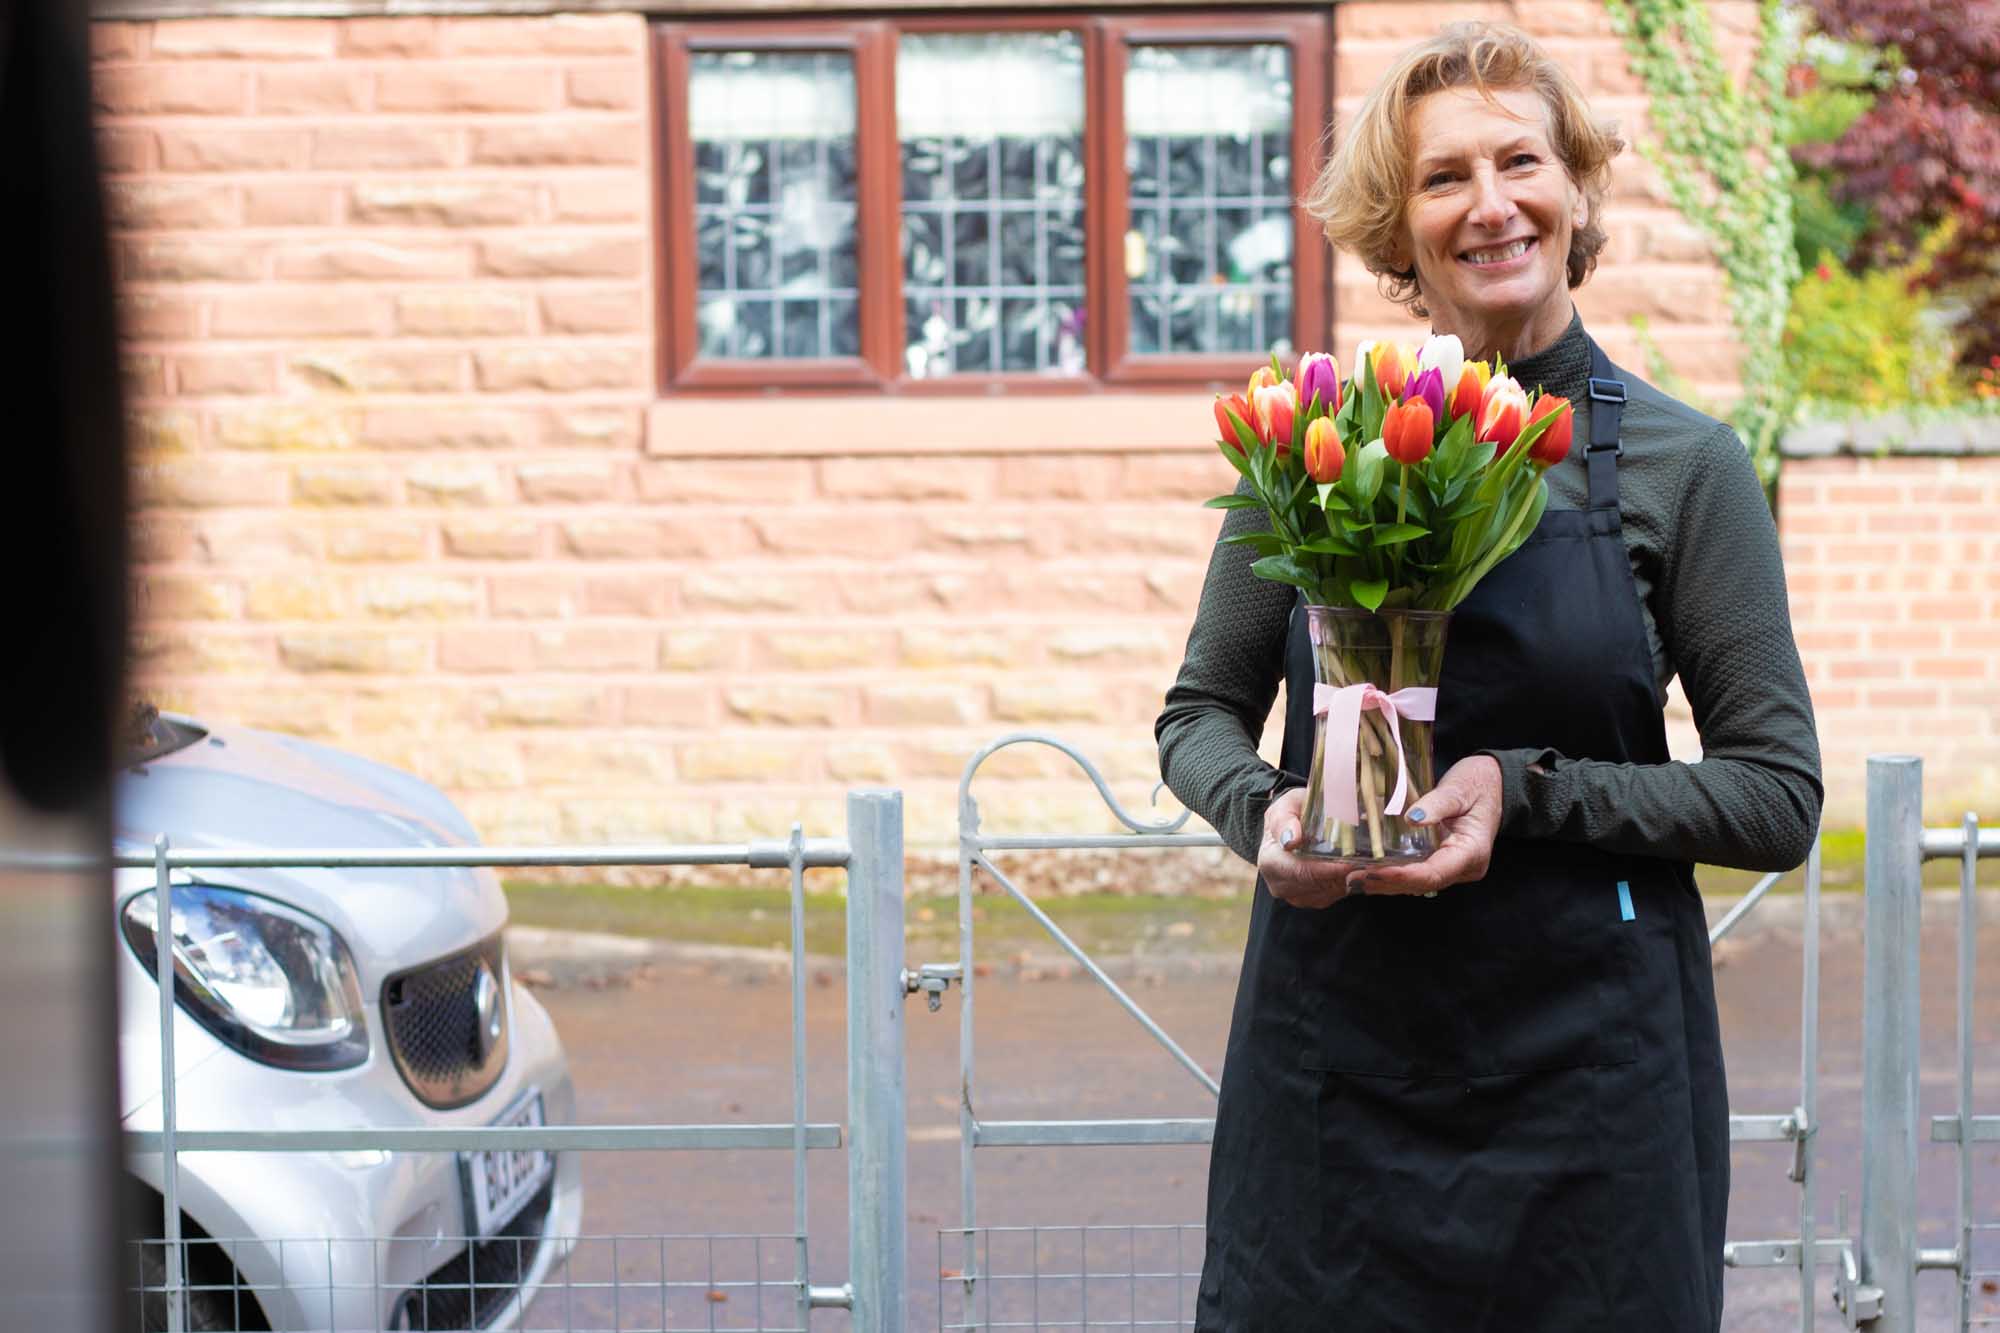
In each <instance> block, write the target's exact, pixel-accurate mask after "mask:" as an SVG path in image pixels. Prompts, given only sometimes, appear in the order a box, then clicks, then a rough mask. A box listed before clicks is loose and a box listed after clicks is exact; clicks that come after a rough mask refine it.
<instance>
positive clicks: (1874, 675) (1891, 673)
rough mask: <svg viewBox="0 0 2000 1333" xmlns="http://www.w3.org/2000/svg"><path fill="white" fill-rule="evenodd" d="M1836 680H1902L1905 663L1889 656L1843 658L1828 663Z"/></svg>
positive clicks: (1828, 671)
mask: <svg viewBox="0 0 2000 1333" xmlns="http://www.w3.org/2000/svg"><path fill="white" fill-rule="evenodd" d="M1827 674H1828V675H1830V676H1831V677H1832V678H1833V679H1835V680H1902V679H1903V678H1904V671H1903V663H1902V662H1901V661H1899V660H1897V659H1895V658H1888V657H1858V658H1843V659H1841V660H1839V661H1835V662H1829V663H1828V664H1827Z"/></svg>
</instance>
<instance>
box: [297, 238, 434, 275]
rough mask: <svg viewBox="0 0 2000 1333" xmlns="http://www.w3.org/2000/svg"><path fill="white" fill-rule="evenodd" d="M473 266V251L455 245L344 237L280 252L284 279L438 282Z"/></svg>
mask: <svg viewBox="0 0 2000 1333" xmlns="http://www.w3.org/2000/svg"><path fill="white" fill-rule="evenodd" d="M470 269H471V256H470V254H469V252H468V251H467V250H466V249H465V248H464V247H463V246H455V245H387V244H384V243H382V242H380V241H358V240H341V241H327V242H321V243H318V244H313V245H288V246H286V247H285V248H284V249H282V250H280V251H279V252H278V276H279V277H280V278H302V279H307V280H313V279H328V280H336V279H344V278H362V279H409V278H420V279H426V280H430V281H436V280H437V279H439V278H450V277H458V276H461V275H464V274H467V273H469V271H470Z"/></svg>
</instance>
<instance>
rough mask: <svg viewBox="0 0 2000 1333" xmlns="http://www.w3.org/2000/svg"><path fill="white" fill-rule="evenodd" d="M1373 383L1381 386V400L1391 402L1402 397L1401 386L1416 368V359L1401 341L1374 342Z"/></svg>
mask: <svg viewBox="0 0 2000 1333" xmlns="http://www.w3.org/2000/svg"><path fill="white" fill-rule="evenodd" d="M1374 355H1375V383H1376V384H1377V385H1379V386H1381V389H1382V400H1383V401H1384V402H1389V403H1393V402H1395V401H1396V400H1397V399H1398V398H1400V397H1402V394H1403V386H1404V385H1406V384H1408V383H1409V380H1410V376H1411V374H1412V373H1414V372H1415V370H1416V368H1417V359H1416V358H1415V357H1414V356H1411V355H1410V349H1409V348H1407V347H1405V346H1403V345H1402V344H1401V343H1376V344H1375V353H1374Z"/></svg>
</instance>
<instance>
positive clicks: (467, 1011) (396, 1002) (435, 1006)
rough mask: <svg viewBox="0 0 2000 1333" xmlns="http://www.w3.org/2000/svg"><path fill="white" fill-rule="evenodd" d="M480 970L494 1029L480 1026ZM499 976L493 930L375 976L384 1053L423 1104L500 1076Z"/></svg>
mask: <svg viewBox="0 0 2000 1333" xmlns="http://www.w3.org/2000/svg"><path fill="white" fill-rule="evenodd" d="M482 972H483V973H484V974H485V975H486V976H488V977H490V978H491V981H490V983H488V984H490V986H491V990H492V994H493V997H494V999H493V1003H494V1004H496V1005H497V1006H498V1012H497V1017H496V1018H494V1022H495V1023H497V1028H498V1030H497V1032H495V1031H492V1030H491V1029H487V1030H485V1031H482V1024H481V1020H480V1012H479V1005H480V994H481V991H482V981H481V974H482ZM505 978H506V963H505V959H504V955H503V954H502V951H501V945H500V937H499V936H498V935H495V936H494V937H493V938H492V939H489V940H486V941H484V942H482V943H480V944H477V945H474V946H473V947H472V948H470V949H467V950H466V951H465V952H463V953H457V954H453V955H452V956H451V957H449V958H445V959H441V960H439V961H437V962H435V963H426V964H425V965H424V966H422V967H418V968H412V969H410V970H409V971H408V972H399V973H397V974H396V975H395V976H392V977H390V978H389V979H388V980H387V981H385V982H383V983H382V1015H383V1019H384V1024H383V1026H384V1027H385V1028H386V1029H387V1030H388V1033H389V1053H390V1054H391V1055H392V1056H393V1057H394V1058H395V1061H396V1068H397V1069H398V1070H400V1071H401V1072H402V1075H403V1081H404V1082H405V1083H408V1084H409V1085H410V1091H412V1092H414V1093H416V1094H417V1099H418V1100H419V1101H421V1102H423V1103H424V1104H425V1105H426V1106H436V1107H441V1108H442V1107H452V1106H463V1105H465V1104H466V1103H467V1102H469V1101H471V1100H472V1099H473V1098H475V1097H477V1096H479V1094H481V1093H482V1092H485V1091H486V1090H487V1089H488V1088H490V1087H492V1086H493V1083H494V1080H496V1079H498V1078H499V1077H500V1071H501V1070H502V1069H504V1068H505V1067H506V1064H507V997H506V990H505V986H504V982H505ZM489 1012H490V1011H489Z"/></svg>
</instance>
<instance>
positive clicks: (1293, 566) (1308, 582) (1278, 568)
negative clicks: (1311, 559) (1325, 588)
mask: <svg viewBox="0 0 2000 1333" xmlns="http://www.w3.org/2000/svg"><path fill="white" fill-rule="evenodd" d="M1250 572H1251V573H1252V574H1255V575H1256V576H1257V577H1258V578H1261V579H1270V580H1272V581H1273V582H1276V583H1288V584H1290V585H1291V586H1292V587H1294V588H1299V589H1302V590H1304V591H1305V592H1315V591H1317V590H1318V588H1319V583H1320V580H1319V579H1318V578H1316V577H1315V576H1314V574H1313V571H1312V570H1310V569H1307V568H1306V567H1305V566H1304V565H1302V564H1300V563H1299V562H1298V561H1297V560H1295V559H1293V558H1292V557H1291V556H1288V555H1267V556H1265V557H1264V558H1263V559H1262V560H1259V561H1258V562H1257V563H1256V564H1254V565H1252V566H1250Z"/></svg>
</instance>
